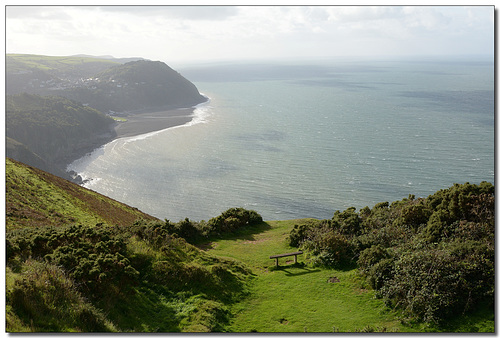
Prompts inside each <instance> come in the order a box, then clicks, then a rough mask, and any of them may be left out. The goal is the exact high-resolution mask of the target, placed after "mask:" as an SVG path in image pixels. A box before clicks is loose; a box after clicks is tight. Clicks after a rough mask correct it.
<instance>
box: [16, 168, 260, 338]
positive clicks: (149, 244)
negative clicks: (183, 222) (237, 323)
mask: <svg viewBox="0 0 500 338" xmlns="http://www.w3.org/2000/svg"><path fill="white" fill-rule="evenodd" d="M159 222H160V221H159V220H157V219H155V218H154V217H151V216H148V215H146V214H144V213H142V212H140V211H139V210H137V209H135V208H131V207H129V206H126V205H124V204H122V203H119V202H117V201H114V200H111V199H109V198H107V197H105V196H102V195H100V194H97V193H95V192H92V191H90V190H87V189H85V188H82V187H80V186H78V185H76V184H73V183H70V182H68V181H65V180H63V179H61V178H58V177H56V176H53V175H51V174H48V173H45V172H43V171H41V170H39V169H35V168H32V167H28V166H26V165H23V164H21V163H18V162H16V161H13V160H9V159H7V160H6V228H7V231H6V253H7V255H6V259H7V266H6V319H7V321H6V328H7V331H8V332H179V331H188V332H199V331H220V330H222V329H223V326H224V325H225V324H227V322H228V320H229V318H230V313H229V310H228V306H229V305H230V304H232V303H235V302H237V301H239V300H240V299H241V298H242V297H244V296H245V295H246V294H247V291H246V283H247V281H248V280H249V279H250V278H251V277H252V276H251V273H250V271H249V270H248V269H247V268H246V267H245V266H244V265H243V264H241V263H239V262H236V261H234V260H227V259H223V258H218V257H215V256H212V255H210V254H207V253H204V252H203V251H201V250H199V249H197V248H195V247H194V246H192V245H190V244H188V243H187V242H186V241H185V240H184V239H182V238H179V237H177V236H176V235H172V234H170V233H169V232H168V229H167V228H165V227H163V226H162V225H161V224H160V223H159ZM173 226H176V224H173Z"/></svg>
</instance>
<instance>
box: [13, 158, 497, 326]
mask: <svg viewBox="0 0 500 338" xmlns="http://www.w3.org/2000/svg"><path fill="white" fill-rule="evenodd" d="M493 207H494V196H493V186H492V185H491V184H489V183H486V182H484V183H481V185H479V186H476V185H470V184H464V185H455V186H453V187H451V188H449V189H444V190H441V191H438V192H437V193H436V194H434V195H431V196H429V197H428V198H426V199H414V198H413V197H412V196H409V198H408V199H403V200H402V201H396V202H393V203H392V204H390V205H389V203H387V202H383V203H379V204H377V205H376V206H375V207H373V208H372V209H370V208H368V207H366V208H363V209H362V210H361V211H360V212H359V213H357V212H355V210H354V209H353V208H349V209H347V210H345V211H343V212H335V214H334V217H333V218H332V219H331V220H315V219H305V220H289V221H272V222H262V218H261V217H260V215H258V214H257V213H256V212H255V211H251V210H250V211H248V210H244V209H241V208H232V209H229V210H227V211H226V212H224V213H222V214H221V215H219V216H217V217H214V218H212V219H210V220H208V221H206V222H205V221H201V222H192V221H190V220H189V219H185V220H183V221H180V222H178V223H172V222H170V221H168V220H165V221H160V220H158V219H155V218H154V217H151V216H148V215H145V214H143V213H142V212H140V211H139V210H137V209H135V208H131V207H128V206H126V205H124V204H122V203H119V202H117V201H114V200H111V199H109V198H106V197H105V196H102V195H100V194H97V193H95V192H92V191H89V190H87V189H84V188H82V187H80V186H78V185H75V184H73V183H70V182H68V181H65V180H63V179H60V178H58V177H55V176H53V175H51V174H48V173H45V172H43V171H41V170H39V169H35V168H31V167H28V166H26V165H23V164H21V163H18V162H16V161H12V160H9V159H7V161H6V216H7V217H6V225H7V231H6V262H7V265H6V319H7V321H6V322H7V331H8V332H209V331H217V332H494V329H495V313H494V309H493V306H492V305H493V300H494V298H493V295H494V283H493V282H494V221H493V220H494V208H493ZM431 211H432V212H431ZM434 213H435V214H436V215H435V216H433V215H434ZM437 217H439V218H437ZM456 219H458V221H456ZM187 241H190V242H192V243H194V244H196V246H194V245H193V244H190V243H188V242H187ZM429 241H430V242H429ZM297 247H299V248H300V249H301V250H303V251H304V254H303V255H300V256H299V259H298V263H296V264H294V263H293V258H291V257H288V258H281V259H280V266H279V267H276V266H275V262H274V259H270V258H269V256H271V255H275V254H281V253H286V252H293V251H297ZM457 292H458V294H457ZM421 313H423V314H424V316H421V315H420V314H421ZM429 319H431V320H429Z"/></svg>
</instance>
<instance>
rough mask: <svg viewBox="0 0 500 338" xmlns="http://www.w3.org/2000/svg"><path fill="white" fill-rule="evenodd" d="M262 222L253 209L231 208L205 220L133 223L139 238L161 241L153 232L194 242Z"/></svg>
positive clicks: (141, 221) (187, 219)
mask: <svg viewBox="0 0 500 338" xmlns="http://www.w3.org/2000/svg"><path fill="white" fill-rule="evenodd" d="M261 222H262V216H260V215H259V214H258V213H257V212H256V211H254V210H246V209H243V208H231V209H228V210H226V211H224V212H223V213H222V214H221V215H219V216H217V217H214V218H211V219H210V220H208V222H206V221H201V222H194V221H191V220H189V218H186V219H184V220H181V221H179V222H177V223H173V222H171V221H169V220H168V219H167V220H165V222H161V221H153V222H145V221H143V220H139V221H137V222H136V223H135V224H134V227H135V229H136V232H137V234H138V236H140V237H141V238H143V237H144V238H146V237H147V238H153V237H154V238H156V240H159V241H161V238H160V237H158V236H155V234H159V233H161V234H163V235H164V236H162V237H163V238H165V236H166V235H176V236H179V237H182V238H184V239H185V240H186V241H188V242H189V243H196V242H198V241H200V240H205V239H209V238H213V237H218V236H222V235H223V234H227V233H232V232H234V231H236V230H238V229H240V228H242V227H245V226H252V225H256V224H259V223H261Z"/></svg>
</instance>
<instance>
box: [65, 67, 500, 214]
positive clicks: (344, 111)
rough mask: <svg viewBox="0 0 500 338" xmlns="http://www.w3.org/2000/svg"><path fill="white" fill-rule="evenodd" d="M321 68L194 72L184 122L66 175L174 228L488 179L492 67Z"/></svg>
mask: <svg viewBox="0 0 500 338" xmlns="http://www.w3.org/2000/svg"><path fill="white" fill-rule="evenodd" d="M327 66H328V65H323V67H324V69H323V68H321V69H323V73H320V72H318V71H317V70H318V69H317V67H315V68H314V69H315V70H316V71H315V72H314V76H310V77H308V76H306V75H304V74H308V73H307V72H305V71H304V67H305V66H304V67H302V68H300V70H301V71H300V72H297V74H299V75H297V76H296V77H294V74H293V72H291V73H287V77H286V78H274V77H273V74H268V76H269V78H264V79H258V80H253V81H243V80H244V78H241V79H232V80H230V82H223V81H216V80H210V79H207V78H205V79H204V81H203V82H202V81H196V78H194V79H193V81H194V82H195V84H196V85H197V87H198V88H199V89H200V90H201V91H203V92H205V93H206V95H207V96H209V97H210V98H211V101H210V102H209V103H208V104H205V105H202V106H199V107H198V109H197V115H196V116H197V117H196V118H195V119H194V120H193V121H192V122H191V123H190V124H188V125H186V126H182V127H176V128H171V129H168V130H164V131H161V132H156V133H151V134H149V135H146V136H147V137H146V136H144V135H142V136H140V137H133V138H123V139H118V140H115V141H113V142H111V143H109V144H107V145H105V146H104V147H102V148H100V149H98V150H96V151H95V152H94V153H93V154H92V155H90V156H87V157H84V158H82V159H79V160H77V161H75V162H74V163H73V164H72V165H71V166H70V168H69V169H72V170H75V171H77V172H79V173H81V174H82V176H83V177H84V178H88V179H90V181H89V182H88V183H86V186H87V187H89V188H91V189H94V190H96V191H98V192H101V193H103V194H105V195H108V196H110V197H112V198H115V199H117V200H119V201H122V202H125V203H127V204H129V205H132V206H135V207H137V208H139V209H141V210H142V211H145V212H147V213H150V214H152V215H155V216H157V217H159V218H168V219H171V220H173V221H178V220H179V219H183V218H185V217H189V218H191V219H194V220H201V219H205V220H208V219H209V218H211V217H214V216H217V215H218V214H220V213H221V212H222V211H224V210H226V209H228V208H230V207H238V206H241V207H245V208H249V209H255V210H257V211H258V212H259V213H261V214H262V216H263V217H264V219H267V220H273V219H291V218H300V217H316V218H330V217H332V215H333V212H334V211H335V210H343V209H345V208H347V207H349V206H355V207H357V208H358V209H359V208H362V207H364V206H370V207H372V206H373V205H374V204H376V203H378V202H383V201H390V202H391V201H394V200H399V199H401V198H404V197H407V196H408V194H415V195H417V196H423V197H424V196H427V195H429V194H432V193H434V192H435V191H437V190H439V189H443V188H447V187H449V186H450V185H452V184H453V183H464V182H467V181H469V182H471V183H480V182H481V181H483V180H487V181H490V182H493V181H494V124H493V121H494V112H493V100H494V96H493V75H492V74H493V72H492V69H493V66H492V64H479V65H478V64H470V65H469V64H462V63H461V64H453V63H439V64H435V63H431V62H429V63H415V62H413V63H404V62H399V63H389V62H387V63H376V64H359V65H353V64H344V65H339V64H332V65H329V67H327ZM214 74H216V71H215V70H214ZM319 74H323V76H320V75H319ZM205 76H206V73H205ZM214 76H215V75H214ZM240 76H242V77H244V75H240ZM209 80H210V81H209ZM228 81H229V80H228Z"/></svg>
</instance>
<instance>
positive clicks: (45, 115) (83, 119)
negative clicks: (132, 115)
mask: <svg viewBox="0 0 500 338" xmlns="http://www.w3.org/2000/svg"><path fill="white" fill-rule="evenodd" d="M114 123H115V122H114V120H113V119H112V118H110V117H107V116H105V115H104V114H102V113H100V112H99V111H97V110H95V109H92V108H90V107H86V106H83V105H82V104H80V103H78V102H76V101H71V100H69V99H66V98H62V97H55V96H39V95H32V94H26V93H23V94H19V95H8V96H7V98H6V136H7V137H8V138H9V139H11V140H15V141H17V142H18V143H21V144H22V145H24V146H25V147H26V149H27V150H29V152H31V153H32V154H29V153H28V152H26V151H25V150H24V149H23V151H19V149H20V148H19V146H18V145H17V146H16V144H15V142H12V141H11V142H9V140H8V142H7V145H8V147H7V156H9V157H12V158H14V159H17V160H20V161H22V162H25V163H29V164H30V165H34V166H38V162H34V161H33V158H34V157H39V158H41V159H42V160H43V161H44V162H45V163H46V164H47V166H46V168H47V169H48V170H49V171H51V172H52V173H54V174H57V175H61V173H64V165H65V164H66V163H67V162H68V160H69V159H71V158H77V157H79V156H83V155H85V153H87V152H88V151H90V150H92V149H94V148H97V147H99V146H101V145H102V144H104V143H107V142H109V141H110V140H111V139H112V138H113V137H114V136H115V133H114V130H113V129H112V127H113V126H114ZM54 167H59V168H60V170H59V172H56V171H55V170H54V171H53V170H51V169H52V168H54ZM42 168H43V167H42Z"/></svg>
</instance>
